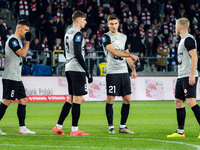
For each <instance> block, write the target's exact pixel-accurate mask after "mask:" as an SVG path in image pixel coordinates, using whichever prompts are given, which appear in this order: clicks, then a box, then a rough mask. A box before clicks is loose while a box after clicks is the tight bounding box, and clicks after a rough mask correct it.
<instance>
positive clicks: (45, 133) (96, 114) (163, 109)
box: [0, 101, 200, 150]
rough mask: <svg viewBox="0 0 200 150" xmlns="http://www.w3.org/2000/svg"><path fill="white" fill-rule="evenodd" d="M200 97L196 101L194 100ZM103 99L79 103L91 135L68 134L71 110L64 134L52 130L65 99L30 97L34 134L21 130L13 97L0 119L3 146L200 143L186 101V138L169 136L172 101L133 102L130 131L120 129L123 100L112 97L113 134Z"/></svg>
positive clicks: (193, 147) (36, 149)
mask: <svg viewBox="0 0 200 150" xmlns="http://www.w3.org/2000/svg"><path fill="white" fill-rule="evenodd" d="M198 103H200V102H198ZM105 104H106V102H84V103H82V105H81V117H80V120H79V129H80V130H82V131H84V132H87V133H90V134H91V135H90V136H89V137H70V136H69V134H70V130H71V112H70V114H69V116H68V117H67V118H66V120H65V122H64V124H63V132H64V133H65V136H59V135H57V134H55V133H53V132H52V128H53V127H54V126H55V125H56V123H57V119H58V116H59V114H60V110H61V108H62V105H63V102H49V103H28V104H27V111H26V112H27V117H26V126H27V127H28V128H29V129H30V130H33V131H35V132H36V135H19V134H18V130H19V127H18V118H17V114H16V112H17V103H12V104H11V105H10V106H9V107H8V109H7V111H6V114H5V116H4V118H3V119H2V120H1V122H0V128H1V129H2V131H4V132H6V133H7V135H4V136H3V135H2V136H0V149H1V150H13V149H14V150H17V149H20V150H21V149H23V150H25V149H29V150H41V149H42V150H46V149H47V150H51V149H52V150H55V149H56V150H57V149H58V150H64V149H84V150H85V149H98V150H99V149H100V150H105V149H108V150H112V149H114V150H115V149H117V150H118V149H119V150H123V149H125V150H129V149H136V150H143V149H147V150H148V149H151V150H155V149H156V150H157V149H163V150H165V149H170V150H171V149H176V150H179V149H180V150H183V149H184V150H186V149H189V150H197V149H200V139H197V137H198V135H199V125H198V123H197V121H196V119H195V117H194V114H193V112H192V110H191V109H190V108H189V107H188V106H187V104H186V122H185V133H186V137H185V138H167V137H166V136H167V134H171V133H172V132H174V131H175V130H176V129H177V123H176V110H175V106H174V102H173V101H159V102H135V101H132V102H131V107H130V108H131V109H130V114H129V118H128V121H127V126H128V128H129V129H131V130H133V131H134V132H135V134H134V135H130V134H121V133H118V128H119V123H120V117H121V115H120V111H121V105H122V102H114V105H113V109H114V126H115V132H116V134H115V135H110V134H108V125H107V120H106V115H105Z"/></svg>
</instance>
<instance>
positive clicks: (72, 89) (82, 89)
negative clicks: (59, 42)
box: [53, 10, 93, 136]
mask: <svg viewBox="0 0 200 150" xmlns="http://www.w3.org/2000/svg"><path fill="white" fill-rule="evenodd" d="M72 20H73V27H72V28H71V29H69V30H68V31H67V33H66V34H65V38H64V43H65V53H66V59H67V63H66V65H65V72H66V77H67V81H68V90H69V99H68V100H67V101H66V102H65V104H64V105H63V108H62V111H61V113H60V117H59V119H58V122H57V125H56V126H55V127H54V128H53V132H55V133H58V134H59V135H64V133H63V131H62V125H63V122H64V120H65V118H66V117H67V116H68V114H69V111H70V109H71V107H72V111H71V112H72V129H71V133H70V135H71V136H89V135H90V134H87V133H84V132H82V131H80V130H79V129H78V120H79V116H80V106H81V101H82V95H85V94H87V84H86V78H85V76H87V78H88V83H91V82H92V81H93V79H92V76H91V75H89V73H88V69H87V66H86V65H85V61H84V55H85V51H84V43H85V42H84V37H83V34H82V33H81V32H80V30H81V29H82V28H84V27H85V25H86V23H87V22H86V14H85V13H83V12H82V11H79V10H77V11H75V12H74V13H73V14H72Z"/></svg>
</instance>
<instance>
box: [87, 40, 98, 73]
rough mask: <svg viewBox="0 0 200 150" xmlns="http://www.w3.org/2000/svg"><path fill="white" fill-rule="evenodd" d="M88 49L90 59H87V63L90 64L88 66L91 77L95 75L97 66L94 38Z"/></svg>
mask: <svg viewBox="0 0 200 150" xmlns="http://www.w3.org/2000/svg"><path fill="white" fill-rule="evenodd" d="M86 48H87V53H88V54H87V56H88V57H89V58H87V63H88V66H90V67H89V68H90V69H89V72H90V74H91V75H93V68H94V65H95V64H96V59H95V57H96V53H95V43H94V40H93V39H92V38H90V42H89V43H88V44H87V45H86Z"/></svg>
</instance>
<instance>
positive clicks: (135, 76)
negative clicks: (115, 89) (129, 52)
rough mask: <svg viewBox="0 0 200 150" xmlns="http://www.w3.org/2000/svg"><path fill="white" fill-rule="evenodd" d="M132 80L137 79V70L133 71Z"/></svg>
mask: <svg viewBox="0 0 200 150" xmlns="http://www.w3.org/2000/svg"><path fill="white" fill-rule="evenodd" d="M131 78H132V79H135V78H137V73H136V70H135V69H134V70H132V74H131Z"/></svg>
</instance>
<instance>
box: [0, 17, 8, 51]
mask: <svg viewBox="0 0 200 150" xmlns="http://www.w3.org/2000/svg"><path fill="white" fill-rule="evenodd" d="M3 19H5V18H4V17H2V16H0V45H1V46H3V47H4V43H5V42H6V40H7V36H6V28H5V26H4V25H3Z"/></svg>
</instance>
